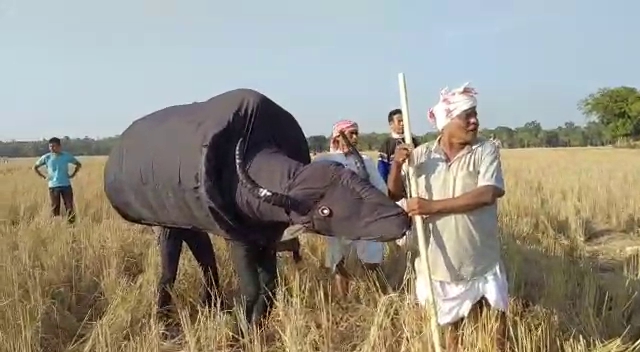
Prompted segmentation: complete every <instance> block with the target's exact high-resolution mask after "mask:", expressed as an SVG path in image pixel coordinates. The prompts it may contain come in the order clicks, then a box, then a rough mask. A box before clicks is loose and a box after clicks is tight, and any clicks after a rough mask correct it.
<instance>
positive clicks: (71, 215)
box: [49, 186, 76, 223]
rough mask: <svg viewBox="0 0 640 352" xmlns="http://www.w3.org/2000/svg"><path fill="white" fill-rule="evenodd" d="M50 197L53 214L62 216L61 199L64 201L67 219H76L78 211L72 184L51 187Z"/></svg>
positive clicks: (73, 220)
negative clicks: (74, 203) (75, 205)
mask: <svg viewBox="0 0 640 352" xmlns="http://www.w3.org/2000/svg"><path fill="white" fill-rule="evenodd" d="M49 199H50V200H51V213H52V214H53V216H60V200H61V199H62V202H63V203H64V209H65V211H66V215H67V221H68V222H69V223H74V222H75V221H76V211H75V207H74V205H73V188H71V186H62V187H51V188H49Z"/></svg>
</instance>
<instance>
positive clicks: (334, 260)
mask: <svg viewBox="0 0 640 352" xmlns="http://www.w3.org/2000/svg"><path fill="white" fill-rule="evenodd" d="M340 132H343V133H344V134H345V136H346V137H347V139H348V140H349V142H350V143H351V144H352V145H353V146H357V145H358V133H359V128H358V124H357V123H355V122H353V121H350V120H341V121H338V122H337V123H335V124H334V125H333V131H332V133H331V140H330V148H329V153H327V154H321V155H318V156H316V157H315V158H314V159H313V161H312V162H321V161H326V160H330V161H336V162H339V163H341V164H343V165H344V166H346V167H347V168H349V169H351V170H353V171H356V172H358V171H359V170H358V167H357V166H356V159H355V157H354V155H353V154H352V153H351V152H350V151H349V147H348V145H347V143H346V142H345V141H344V140H343V139H342V138H341V137H340ZM362 159H363V162H364V168H365V169H366V173H367V174H368V176H369V181H370V182H371V184H372V185H373V186H374V187H376V188H377V189H379V190H380V191H382V192H383V193H384V194H387V185H386V183H385V182H384V180H383V179H382V178H381V177H380V175H379V174H378V172H377V170H376V166H375V164H374V162H373V160H372V159H371V158H369V157H368V156H366V155H362ZM327 242H328V250H327V255H326V260H325V265H326V266H327V267H328V268H329V269H330V270H331V272H332V274H333V276H334V283H335V285H336V287H337V289H338V293H339V294H341V295H345V294H346V291H347V285H348V277H349V275H348V273H347V271H346V269H345V267H344V265H345V256H346V255H347V254H348V253H349V251H350V250H351V248H352V247H355V249H356V252H357V255H358V258H359V259H360V261H362V263H363V265H364V267H365V268H366V269H367V270H369V271H371V272H378V270H379V268H380V264H381V263H382V260H383V258H384V244H383V243H381V242H375V241H365V240H361V241H349V240H345V239H341V238H337V237H329V238H328V239H327Z"/></svg>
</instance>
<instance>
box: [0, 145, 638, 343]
mask: <svg viewBox="0 0 640 352" xmlns="http://www.w3.org/2000/svg"><path fill="white" fill-rule="evenodd" d="M502 155H503V168H504V173H505V178H506V183H507V196H506V197H505V198H504V199H503V200H502V201H501V203H500V206H499V211H500V223H501V228H502V238H503V243H504V256H505V261H506V264H507V268H508V273H509V280H510V285H511V287H510V291H511V294H512V296H513V298H512V304H511V307H510V309H511V311H510V318H509V321H510V324H511V330H510V334H511V337H510V341H511V346H512V348H513V350H514V351H633V350H634V349H640V346H638V345H636V346H631V345H626V346H625V345H623V344H624V343H627V344H628V343H632V342H633V341H637V340H638V338H640V305H639V304H638V303H637V302H636V301H635V298H634V292H636V291H637V290H638V288H639V285H640V284H639V277H638V272H640V270H639V269H640V268H638V262H639V261H638V260H637V251H634V250H633V248H631V249H628V248H630V247H633V246H638V245H640V233H639V232H638V225H639V221H640V219H639V218H640V193H639V192H638V191H637V188H636V187H634V185H637V184H639V183H640V153H638V152H637V151H633V150H612V149H604V148H602V149H596V148H591V149H587V148H584V149H578V148H576V149H555V150H533V149H529V150H504V151H502ZM32 162H33V160H12V161H11V162H9V163H8V164H2V165H0V219H1V220H2V221H0V243H2V246H0V267H1V269H0V350H1V351H12V352H22V351H24V352H26V351H116V350H119V351H179V350H191V351H211V350H225V348H227V347H229V346H230V345H229V344H230V343H231V336H230V334H229V332H228V327H230V322H229V319H228V317H225V316H224V315H217V314H210V313H205V312H198V308H197V305H196V304H195V303H193V302H196V301H197V295H198V289H199V287H200V283H199V282H198V280H199V277H200V276H199V273H198V268H197V267H196V264H195V261H194V260H193V258H192V257H191V256H190V255H185V259H186V260H184V261H183V263H181V267H180V273H179V278H178V282H177V284H176V289H177V295H178V302H182V305H183V306H182V307H181V308H182V313H183V315H182V320H183V326H184V330H185V333H184V336H183V339H182V341H181V342H179V343H175V344H166V343H161V342H160V339H159V336H160V333H159V330H158V326H156V325H154V324H153V323H151V322H152V321H153V320H152V318H153V314H154V309H153V307H154V300H155V284H156V280H157V277H158V269H159V267H158V266H159V258H158V253H157V249H156V243H155V238H154V236H153V235H152V233H151V231H150V230H148V229H145V228H142V227H139V226H133V225H130V224H128V223H126V222H124V221H123V220H121V219H120V218H119V217H118V216H117V215H116V214H115V212H114V211H113V210H112V209H111V208H110V206H109V204H108V203H107V201H106V199H105V197H104V195H103V192H102V189H103V188H102V167H103V165H104V158H100V157H95V158H86V159H85V160H84V161H83V163H84V164H85V167H84V169H83V170H82V171H81V172H80V174H79V175H78V178H77V179H76V180H74V191H75V194H76V202H77V211H78V223H77V224H76V225H75V227H69V226H68V225H66V224H65V223H64V222H63V221H62V220H60V219H56V220H51V219H50V218H49V213H48V197H47V193H46V184H44V183H43V182H41V180H39V179H38V178H37V177H36V176H35V175H33V173H32V171H31V170H30V167H31V165H32ZM214 242H215V245H216V248H217V251H218V256H219V263H220V264H219V265H220V268H221V276H222V283H223V285H224V290H225V291H226V292H227V293H229V294H230V295H231V296H233V294H234V292H235V291H236V285H237V283H236V279H235V274H234V273H233V271H232V270H231V267H232V266H231V265H230V261H229V258H228V255H227V253H225V244H224V242H223V241H221V240H220V239H219V238H217V237H214ZM303 242H304V249H303V251H304V252H305V261H304V262H303V263H301V264H300V265H301V267H299V268H296V266H295V265H294V264H293V262H292V260H291V258H290V257H288V256H287V257H285V258H284V260H282V261H281V263H280V268H281V269H282V270H281V276H282V281H281V283H282V285H283V286H282V287H283V289H282V290H280V293H279V297H278V306H277V308H276V310H275V312H274V314H273V316H272V317H271V319H272V324H271V325H270V326H271V329H270V330H269V331H267V332H266V333H265V334H264V335H263V336H262V337H261V338H260V339H256V340H255V342H253V343H252V344H253V345H252V347H251V348H249V350H255V351H283V350H288V351H318V350H320V351H334V352H337V351H361V352H369V351H371V352H373V351H430V350H431V348H432V347H431V344H430V339H429V329H428V316H427V315H426V313H425V312H424V311H423V310H421V309H418V308H417V306H416V305H415V304H414V303H413V301H412V300H411V299H410V298H408V297H407V295H406V292H404V291H400V292H398V293H396V294H391V295H386V296H385V295H383V294H382V293H381V292H380V290H378V289H377V288H376V287H375V284H374V283H373V281H371V280H364V279H363V280H360V281H358V282H355V283H354V285H353V287H352V294H351V296H350V297H349V299H347V300H338V299H337V298H335V297H333V296H332V295H331V293H330V292H329V290H328V289H327V286H328V284H329V282H330V280H329V278H328V276H327V273H326V272H324V271H323V270H322V269H319V267H320V266H321V264H322V262H323V259H324V257H323V255H324V243H323V241H322V239H321V238H312V237H305V238H304V240H303ZM388 248H389V251H388V257H389V259H388V260H387V261H386V262H385V271H386V272H387V273H388V276H389V278H390V280H392V281H393V279H397V278H401V277H402V276H403V272H404V266H403V264H401V263H403V260H402V257H401V254H400V253H399V252H398V250H397V249H396V248H395V247H394V246H392V245H389V246H388ZM185 253H186V252H185ZM627 255H630V256H632V257H631V258H628V259H627V258H625V256H627ZM349 265H351V266H353V267H354V268H355V262H354V261H353V260H351V261H350V262H349ZM392 283H393V282H392ZM411 286H412V284H411V280H409V281H408V282H407V285H405V286H403V288H402V290H407V291H408V292H409V293H411V290H412V289H413V288H412V287H411ZM487 321H488V320H487ZM487 321H485V323H486V322H487ZM485 325H487V324H485ZM485 325H481V326H480V327H479V328H474V327H471V326H469V327H467V328H466V330H465V335H466V336H465V340H466V342H465V349H466V350H467V351H478V350H480V351H491V348H490V347H491V341H492V340H491V339H487V338H485V337H483V336H484V334H483V332H482V331H483V330H486V329H487V328H489V327H487V326H485ZM229 348H230V347H229Z"/></svg>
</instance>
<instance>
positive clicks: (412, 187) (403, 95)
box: [398, 73, 442, 352]
mask: <svg viewBox="0 0 640 352" xmlns="http://www.w3.org/2000/svg"><path fill="white" fill-rule="evenodd" d="M398 84H399V86H400V104H401V108H402V120H403V122H404V142H405V144H408V145H413V140H412V138H411V137H412V136H413V135H412V134H411V123H410V121H409V99H408V97H407V83H406V80H405V77H404V73H399V74H398ZM406 163H407V178H408V180H409V184H408V185H405V189H406V194H407V198H411V197H417V196H418V193H417V189H418V180H417V179H416V177H415V173H414V164H413V163H414V160H413V158H412V157H411V154H409V158H408V159H407V161H406ZM413 220H414V225H415V227H416V232H417V235H418V248H419V250H420V264H421V265H422V267H423V269H424V273H426V275H427V280H426V281H427V285H428V286H429V293H430V294H431V304H430V305H429V307H430V308H431V309H430V311H431V312H430V313H431V314H430V315H431V319H430V323H431V335H432V336H433V349H434V351H436V352H442V345H441V344H440V333H439V331H438V323H437V317H438V316H437V314H438V312H437V308H436V302H435V296H434V293H433V284H432V282H431V267H430V266H429V260H428V259H427V245H426V241H425V227H424V218H423V217H422V216H419V215H416V216H414V217H413Z"/></svg>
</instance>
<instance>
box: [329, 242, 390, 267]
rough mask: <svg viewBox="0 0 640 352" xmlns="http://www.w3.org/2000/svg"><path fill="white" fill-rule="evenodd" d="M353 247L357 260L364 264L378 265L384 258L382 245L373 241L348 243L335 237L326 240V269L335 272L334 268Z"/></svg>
mask: <svg viewBox="0 0 640 352" xmlns="http://www.w3.org/2000/svg"><path fill="white" fill-rule="evenodd" d="M353 247H355V249H356V253H357V255H358V258H359V259H360V260H361V261H362V262H363V263H365V264H380V263H382V259H383V258H384V244H383V243H381V242H375V241H364V240H362V241H350V240H345V239H341V238H336V237H329V238H327V255H326V260H325V265H326V267H328V268H330V269H331V270H332V271H335V269H336V266H337V265H338V263H339V262H340V260H342V258H344V257H345V256H347V255H348V254H349V252H350V251H351V249H352V248H353Z"/></svg>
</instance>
